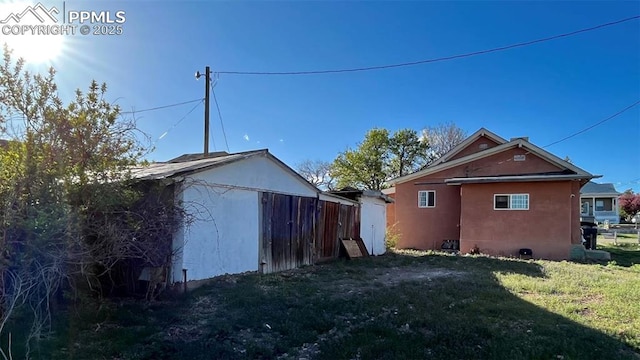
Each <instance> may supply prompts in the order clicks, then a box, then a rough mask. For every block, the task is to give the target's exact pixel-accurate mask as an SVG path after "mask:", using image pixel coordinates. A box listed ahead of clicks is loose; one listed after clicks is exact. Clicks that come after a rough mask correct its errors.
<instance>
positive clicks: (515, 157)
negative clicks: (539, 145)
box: [513, 155, 527, 161]
mask: <svg viewBox="0 0 640 360" xmlns="http://www.w3.org/2000/svg"><path fill="white" fill-rule="evenodd" d="M525 160H527V155H513V161H525Z"/></svg>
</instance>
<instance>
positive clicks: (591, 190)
mask: <svg viewBox="0 0 640 360" xmlns="http://www.w3.org/2000/svg"><path fill="white" fill-rule="evenodd" d="M580 193H581V194H609V195H615V194H617V195H620V193H619V192H618V191H616V188H615V186H613V184H611V183H605V184H598V183H594V182H593V181H589V182H588V183H586V184H585V185H584V186H583V187H582V189H581V190H580Z"/></svg>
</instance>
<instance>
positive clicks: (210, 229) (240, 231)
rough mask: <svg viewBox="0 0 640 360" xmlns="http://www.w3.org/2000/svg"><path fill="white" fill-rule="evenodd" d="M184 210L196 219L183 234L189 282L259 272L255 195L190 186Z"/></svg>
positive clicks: (242, 191) (257, 220)
mask: <svg viewBox="0 0 640 360" xmlns="http://www.w3.org/2000/svg"><path fill="white" fill-rule="evenodd" d="M184 201H185V207H186V209H187V210H188V211H189V212H190V213H192V214H195V216H197V218H198V219H197V221H195V223H194V224H192V225H191V226H190V227H189V229H187V231H186V232H185V234H184V240H185V242H184V247H183V254H182V258H183V262H182V268H184V269H187V276H188V280H201V279H207V278H210V277H214V276H218V275H222V274H227V273H228V274H235V273H240V272H245V271H257V270H258V236H259V227H258V226H259V225H258V224H259V218H258V216H259V215H258V214H259V211H258V204H259V202H258V193H257V192H255V191H248V190H232V189H226V188H219V187H213V186H203V185H191V186H190V187H189V188H187V189H186V190H185V192H184Z"/></svg>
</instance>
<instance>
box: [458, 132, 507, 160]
mask: <svg viewBox="0 0 640 360" xmlns="http://www.w3.org/2000/svg"><path fill="white" fill-rule="evenodd" d="M480 144H487V147H486V148H484V149H481V148H480ZM496 146H498V143H497V142H495V141H493V140H491V139H489V138H488V137H486V136H481V137H480V138H478V139H476V140H475V141H473V142H472V143H471V144H469V145H468V146H467V147H466V148H464V149H463V150H462V151H460V152H459V153H457V154H455V155H454V156H452V157H451V159H449V161H451V160H455V159H459V158H462V157H465V156H467V155H471V154H475V153H477V152H479V151H483V150H486V149H491V148H492V147H496Z"/></svg>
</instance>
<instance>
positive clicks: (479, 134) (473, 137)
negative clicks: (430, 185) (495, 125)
mask: <svg viewBox="0 0 640 360" xmlns="http://www.w3.org/2000/svg"><path fill="white" fill-rule="evenodd" d="M483 136H484V137H486V138H488V139H491V140H493V141H495V142H496V143H497V144H498V145H502V144H505V143H506V142H507V140H505V139H503V138H502V137H500V136H498V135H496V134H494V133H492V132H491V131H489V130H487V129H485V128H480V130H478V131H476V132H474V133H473V134H471V135H470V136H469V137H468V138H466V139H465V140H464V141H463V142H461V143H460V144H458V145H456V146H455V147H454V148H453V149H451V150H450V151H449V152H448V153H446V154H444V155H443V156H442V157H441V158H440V159H438V160H436V161H434V162H433V163H432V164H430V165H429V166H434V165H438V164H442V163H443V162H446V161H447V160H449V159H451V158H452V157H454V156H455V155H456V154H458V153H460V152H461V151H462V150H464V149H465V148H466V147H467V146H469V145H471V144H472V143H473V142H474V141H476V140H478V139H480V138H481V137H483Z"/></svg>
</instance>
